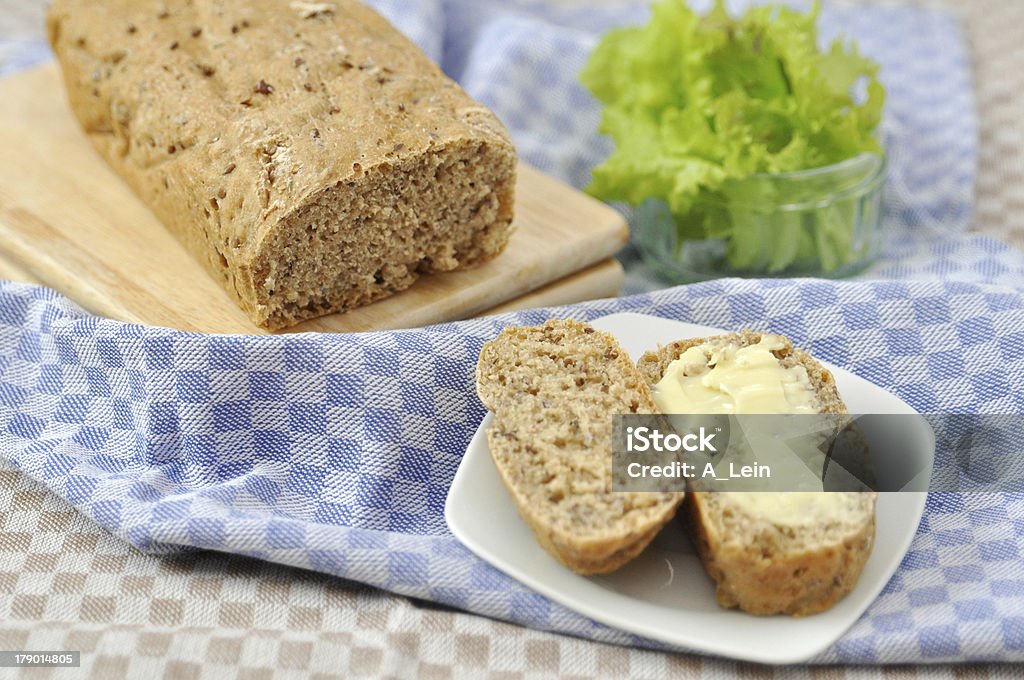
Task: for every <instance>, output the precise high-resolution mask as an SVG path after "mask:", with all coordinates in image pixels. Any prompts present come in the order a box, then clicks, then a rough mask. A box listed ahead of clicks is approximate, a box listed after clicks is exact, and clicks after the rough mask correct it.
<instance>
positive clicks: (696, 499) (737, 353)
mask: <svg viewBox="0 0 1024 680" xmlns="http://www.w3.org/2000/svg"><path fill="white" fill-rule="evenodd" d="M638 368H639V370H640V373H641V374H642V375H643V376H644V379H645V380H646V381H647V383H648V384H649V385H650V386H651V388H652V395H653V397H654V399H655V402H656V403H657V405H658V407H659V409H660V411H661V412H662V413H846V412H847V409H846V405H845V404H844V403H843V401H842V399H841V398H840V396H839V393H838V391H837V390H836V385H835V380H834V379H833V377H832V374H831V373H829V371H828V370H827V369H826V368H825V367H824V366H822V365H821V364H820V363H819V362H817V361H816V360H815V359H814V358H812V357H811V356H810V355H808V354H807V353H806V352H803V351H801V350H799V349H797V348H795V347H793V345H792V343H791V342H790V341H789V340H788V339H786V338H783V337H780V336H777V335H770V334H762V333H756V332H752V331H744V332H741V333H732V334H728V335H722V336H717V337H711V338H698V339H692V340H683V341H679V342H675V343H672V344H670V345H668V346H666V347H662V348H661V349H659V350H658V351H655V352H648V353H646V354H644V356H643V357H641V359H640V361H639V363H638ZM876 498H877V495H876V494H875V493H873V492H825V491H789V492H707V491H695V492H693V493H689V494H687V501H686V505H685V509H684V512H685V516H686V520H687V527H688V529H689V531H690V534H691V536H692V538H693V540H694V542H695V544H696V547H697V551H698V553H699V555H700V558H701V561H702V562H703V564H704V567H705V569H706V571H707V572H708V574H709V575H710V576H711V578H712V579H713V580H714V581H715V584H716V597H717V600H718V603H719V604H720V605H722V606H723V607H739V608H740V609H742V610H743V611H746V612H750V613H752V614H762V615H768V614H791V615H794V616H805V615H808V614H815V613H818V612H821V611H824V610H826V609H828V608H829V607H831V606H832V605H834V604H835V603H836V602H838V601H839V600H840V599H841V598H843V597H844V596H845V595H846V594H847V593H849V592H850V591H851V590H852V589H853V587H854V585H855V584H856V582H857V579H858V578H859V577H860V574H861V572H862V570H863V568H864V564H865V563H866V562H867V559H868V556H869V555H870V553H871V548H872V544H873V542H874V535H875V501H876Z"/></svg>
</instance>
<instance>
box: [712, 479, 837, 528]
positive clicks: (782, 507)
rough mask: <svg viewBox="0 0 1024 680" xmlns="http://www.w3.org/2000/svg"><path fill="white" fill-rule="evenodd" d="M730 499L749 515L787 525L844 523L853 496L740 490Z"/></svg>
mask: <svg viewBox="0 0 1024 680" xmlns="http://www.w3.org/2000/svg"><path fill="white" fill-rule="evenodd" d="M819 487H820V485H819ZM729 500H730V501H732V502H733V503H734V504H736V505H738V506H739V507H740V508H741V509H742V510H743V511H744V512H746V513H747V514H749V515H753V516H755V517H763V518H765V519H767V520H769V521H771V522H772V523H774V524H784V525H787V526H799V525H801V524H821V523H823V522H842V521H844V520H845V519H847V518H849V502H850V494H848V493H841V492H834V491H821V490H820V488H819V490H818V491H786V492H781V493H780V492H757V491H755V492H746V491H737V492H733V493H730V494H729Z"/></svg>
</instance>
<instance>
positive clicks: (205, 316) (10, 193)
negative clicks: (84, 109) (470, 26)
mask: <svg viewBox="0 0 1024 680" xmlns="http://www.w3.org/2000/svg"><path fill="white" fill-rule="evenodd" d="M0 148H2V149H3V159H4V160H3V161H2V162H0V262H4V263H5V264H4V266H3V269H2V271H6V272H8V276H11V277H14V278H20V279H27V280H31V281H35V282H39V283H43V284H45V285H48V286H50V287H52V288H55V289H57V290H59V291H61V292H63V293H64V294H66V295H68V296H69V297H70V298H72V299H73V300H75V301H76V302H78V303H79V304H81V305H82V306H83V307H85V308H86V309H88V310H89V311H91V312H93V313H96V314H100V315H103V316H108V317H111V318H115V319H120V320H123V321H130V322H135V323H144V324H150V325H157V326H167V327H171V328H180V329H182V330H198V331H205V332H214V333H263V332H265V331H263V330H262V329H259V328H258V327H256V326H255V325H253V324H252V322H250V321H249V320H248V318H247V317H246V316H245V315H244V314H243V313H242V311H241V310H240V309H239V308H238V307H237V306H236V305H235V303H234V302H233V301H232V299H231V298H230V297H228V294H227V293H226V292H224V290H223V289H222V288H221V287H220V285H219V284H217V283H216V282H215V281H214V280H213V279H212V278H210V277H209V276H208V275H207V274H206V271H205V270H204V269H203V268H202V267H201V266H200V265H199V264H198V263H197V262H196V261H194V260H193V259H192V257H191V256H190V255H189V254H188V253H187V252H186V251H185V249H184V248H183V247H182V246H181V245H180V244H179V243H178V242H177V240H175V239H174V237H173V236H171V235H170V233H169V232H167V231H166V230H165V229H164V228H163V226H162V225H161V224H160V223H159V222H158V221H157V219H156V218H155V217H154V216H153V215H152V213H150V211H149V209H148V208H146V206H145V205H143V204H142V203H141V202H140V201H139V200H138V199H137V198H136V197H135V195H134V194H133V193H132V192H131V190H130V189H129V188H128V187H127V185H125V184H124V183H123V182H122V181H121V180H120V178H118V177H117V176H116V175H115V174H114V173H113V171H111V170H110V169H109V168H108V167H107V166H106V164H105V163H104V162H103V160H102V159H101V158H100V156H99V155H98V154H97V153H96V152H95V151H94V150H93V149H92V146H91V145H90V144H89V142H88V140H87V139H86V138H85V136H84V135H83V134H82V132H81V130H80V129H79V127H78V124H77V122H76V121H75V119H74V118H73V117H72V115H71V113H70V111H69V110H68V108H67V104H66V101H65V99H64V90H63V84H62V83H61V82H60V75H59V73H58V71H57V67H56V65H55V64H48V65H46V66H43V67H40V68H37V69H34V70H31V71H28V72H25V73H22V74H19V75H17V76H14V77H10V78H6V79H4V80H0ZM515 214H516V217H515V223H514V226H515V229H516V231H515V233H514V234H513V237H512V239H511V242H510V243H509V246H508V248H507V249H506V251H505V252H504V253H502V255H501V256H500V257H498V258H496V259H495V260H493V261H491V262H489V263H487V264H485V265H483V266H481V267H478V268H475V269H471V270H466V271H461V272H452V273H447V274H439V275H432V276H427V277H423V278H422V279H420V280H419V281H418V282H417V283H416V284H415V285H414V286H413V287H412V288H410V289H409V290H407V291H404V292H402V293H399V294H398V295H395V296H393V297H391V298H388V299H385V300H382V301H380V302H377V303H374V304H372V305H369V306H367V307H363V308H360V309H357V310H353V311H351V312H347V313H345V314H334V315H331V316H327V317H322V318H320V319H315V320H312V321H308V322H305V323H303V324H300V325H299V326H297V327H295V328H294V329H291V330H296V331H362V330H371V329H386V328H400V327H411V326H419V325H424V324H429V323H436V322H442V321H450V320H455V319H463V318H468V317H470V316H474V315H476V314H479V313H482V312H485V311H487V310H490V309H492V308H496V307H499V306H500V308H501V309H503V310H508V309H515V308H517V307H520V308H521V307H525V306H541V305H548V304H563V303H569V302H576V301H579V300H583V299H590V298H596V297H607V296H611V295H615V294H617V292H618V289H619V287H620V286H621V284H622V269H621V267H620V266H619V265H618V264H617V263H616V262H615V261H614V260H610V259H609V258H610V256H611V255H612V254H613V253H615V252H616V251H617V250H619V249H620V248H621V247H622V246H623V245H624V244H625V242H626V238H627V228H626V224H625V222H624V221H623V219H622V217H621V216H620V215H619V214H618V213H617V212H615V211H614V210H612V209H611V208H609V207H607V206H605V205H604V204H602V203H600V202H598V201H595V200H594V199H592V198H590V197H589V196H586V195H584V194H582V193H580V192H578V191H576V190H575V189H573V188H571V187H569V186H567V185H565V184H562V183H560V182H558V181H557V180H554V179H552V178H550V177H547V176H545V175H543V174H542V173H540V172H538V171H536V170H534V169H532V168H530V167H528V166H526V165H523V164H520V166H519V181H518V184H517V188H516V206H515ZM0 275H2V272H0ZM528 294H529V295H528ZM517 299H519V300H521V304H519V305H517Z"/></svg>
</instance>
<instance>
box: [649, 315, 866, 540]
mask: <svg viewBox="0 0 1024 680" xmlns="http://www.w3.org/2000/svg"><path fill="white" fill-rule="evenodd" d="M784 346H785V343H784V342H783V341H782V339H781V338H779V337H778V336H775V335H769V334H764V335H762V336H761V339H760V341H759V342H758V343H757V344H754V345H748V346H746V347H740V346H738V345H736V344H704V345H698V346H695V347H691V348H689V349H687V350H686V351H685V352H683V353H682V354H681V355H680V356H679V358H678V359H676V360H675V361H673V362H672V363H670V364H669V365H668V368H667V369H666V370H665V374H664V376H663V377H662V379H661V381H659V382H658V384H657V385H655V387H654V390H653V393H654V400H655V402H656V403H657V404H658V408H659V410H660V411H661V412H662V413H665V414H700V413H705V414H706V413H716V414H734V413H740V414H746V413H794V414H799V413H818V412H819V408H818V398H817V395H816V394H815V390H814V387H813V386H812V385H811V382H810V379H809V377H808V375H807V370H806V369H805V368H804V367H803V366H791V367H787V366H783V365H782V364H781V362H780V361H779V360H778V358H777V357H776V356H775V355H774V354H772V351H773V350H778V349H781V348H783V347H784ZM777 434H778V433H771V432H762V433H754V432H746V437H747V442H748V444H749V445H750V448H747V449H746V450H745V451H731V452H730V453H731V455H730V456H727V457H724V458H723V460H722V461H721V463H720V465H726V464H729V463H733V464H737V463H749V462H755V461H753V451H755V450H756V451H757V452H758V456H757V457H758V461H756V462H759V463H762V464H769V465H770V466H771V470H772V477H773V478H774V479H767V480H766V479H751V480H731V481H729V482H728V484H729V487H728V488H729V490H730V491H731V493H730V501H732V502H734V503H735V504H736V505H738V506H739V507H740V508H741V509H742V510H743V511H745V512H746V513H748V514H750V515H752V516H756V517H763V518H765V519H767V520H769V521H771V522H773V523H775V524H782V525H802V524H812V523H813V524H816V523H820V522H822V521H825V522H828V521H842V520H843V518H844V517H845V516H846V514H847V512H848V510H847V500H848V499H847V498H846V496H847V495H846V494H842V493H824V492H823V491H822V483H821V479H820V477H817V476H815V475H814V474H813V473H812V472H811V471H810V469H809V467H808V466H807V465H806V464H805V463H804V462H801V460H800V459H801V458H803V459H805V460H810V459H811V458H813V457H814V456H815V455H819V456H821V457H822V461H821V462H823V455H822V454H820V453H818V452H817V451H815V450H812V451H807V452H796V453H797V455H794V451H793V450H791V449H790V448H788V447H787V446H783V445H782V444H781V442H780V441H779V439H778V437H777ZM726 461H728V463H727V462H726ZM718 467H719V466H718V465H716V468H718ZM782 480H785V483H784V484H782ZM780 484H781V485H783V486H784V487H785V488H787V489H794V488H795V489H799V490H798V491H785V492H779V491H777V490H775V491H773V488H775V489H778V488H779V487H778V485H780ZM754 489H757V490H758V491H750V492H748V491H747V490H754Z"/></svg>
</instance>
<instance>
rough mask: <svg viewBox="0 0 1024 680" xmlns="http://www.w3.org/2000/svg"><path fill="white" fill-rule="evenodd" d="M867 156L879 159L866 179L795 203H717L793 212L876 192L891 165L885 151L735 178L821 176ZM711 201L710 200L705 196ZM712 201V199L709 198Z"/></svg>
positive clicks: (788, 178)
mask: <svg viewBox="0 0 1024 680" xmlns="http://www.w3.org/2000/svg"><path fill="white" fill-rule="evenodd" d="M866 158H877V159H878V164H877V166H876V167H875V168H873V169H872V171H871V172H869V173H868V174H866V175H865V176H864V177H863V178H861V179H860V180H858V181H857V182H855V183H853V184H851V185H850V186H846V187H843V188H842V189H839V190H837V191H830V192H827V193H822V194H820V195H819V196H816V197H814V198H811V199H806V200H803V201H798V202H793V203H779V204H771V205H763V204H757V203H750V202H745V201H730V200H715V201H714V203H716V204H721V205H738V206H744V207H749V208H752V209H755V210H758V211H759V212H775V211H779V210H783V211H794V210H809V209H815V208H824V207H826V206H828V205H830V204H832V203H835V202H837V201H841V200H844V199H847V198H850V197H851V196H866V195H868V194H870V193H872V192H873V191H875V190H876V189H877V188H878V186H879V185H881V183H882V182H883V181H884V179H885V171H886V168H887V167H888V158H887V157H886V154H885V153H884V152H882V153H875V152H870V151H868V152H864V153H860V154H857V155H856V156H851V157H850V158H847V159H846V160H843V161H839V162H838V163H832V164H831V165H822V166H818V167H816V168H808V169H806V170H788V171H786V172H756V173H753V174H751V175H748V176H746V177H744V178H742V179H738V180H735V181H737V182H743V181H746V180H751V179H772V180H779V179H782V180H786V181H800V180H805V179H810V178H814V177H818V176H823V175H828V174H830V173H835V172H840V171H842V170H844V169H846V168H848V167H850V166H853V165H856V164H857V163H860V162H864V159H866ZM705 200H708V199H705ZM709 202H710V201H709Z"/></svg>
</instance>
